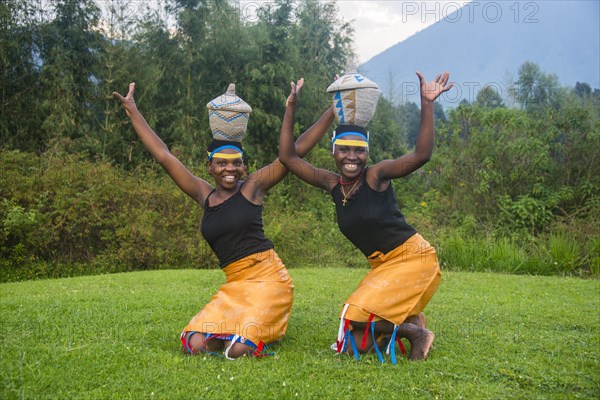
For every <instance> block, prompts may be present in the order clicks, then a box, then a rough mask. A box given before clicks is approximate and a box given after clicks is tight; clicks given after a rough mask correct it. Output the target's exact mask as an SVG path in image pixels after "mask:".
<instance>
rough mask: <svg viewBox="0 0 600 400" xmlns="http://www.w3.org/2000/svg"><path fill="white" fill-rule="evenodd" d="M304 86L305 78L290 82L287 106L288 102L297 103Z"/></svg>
mask: <svg viewBox="0 0 600 400" xmlns="http://www.w3.org/2000/svg"><path fill="white" fill-rule="evenodd" d="M302 86H304V78H300V79H299V80H298V83H294V81H292V82H291V83H290V95H289V96H288V98H287V100H286V101H285V106H286V107H287V106H288V104H290V103H295V102H296V101H297V100H298V97H300V92H301V91H302Z"/></svg>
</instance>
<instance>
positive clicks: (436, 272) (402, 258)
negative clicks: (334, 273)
mask: <svg viewBox="0 0 600 400" xmlns="http://www.w3.org/2000/svg"><path fill="white" fill-rule="evenodd" d="M368 260H369V263H370V264H371V270H370V271H369V273H368V274H367V276H365V278H364V279H363V280H362V282H361V283H360V285H359V286H358V289H356V291H355V292H354V293H353V294H352V295H351V296H350V297H349V298H348V300H346V302H345V304H348V305H349V306H348V308H347V311H346V313H345V314H344V315H342V317H343V318H345V319H348V320H351V321H357V322H368V321H369V317H370V315H371V314H374V315H375V317H374V318H373V320H374V321H377V320H381V319H385V320H388V321H390V322H393V323H394V324H397V325H400V324H401V323H403V322H404V320H405V319H406V318H408V317H410V316H412V315H417V314H419V313H420V312H421V311H423V309H424V308H425V306H426V305H427V303H429V300H431V297H432V296H433V294H434V293H435V291H436V290H437V288H438V286H439V284H440V280H441V272H440V266H439V264H438V260H437V256H436V253H435V249H434V248H433V247H431V245H430V244H429V243H428V242H427V241H426V240H425V239H423V237H422V236H421V235H419V234H418V233H417V234H415V235H413V236H411V237H410V238H409V239H408V240H407V241H406V242H404V243H403V244H402V245H400V246H398V247H397V248H395V249H394V250H392V251H390V252H389V253H387V254H383V253H381V252H375V253H373V254H371V255H370V256H369V257H368ZM342 313H343V312H342Z"/></svg>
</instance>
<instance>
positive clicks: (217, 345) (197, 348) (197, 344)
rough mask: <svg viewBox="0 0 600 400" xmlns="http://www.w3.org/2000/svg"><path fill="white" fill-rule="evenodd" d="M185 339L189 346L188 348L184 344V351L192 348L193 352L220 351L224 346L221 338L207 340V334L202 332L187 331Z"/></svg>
mask: <svg viewBox="0 0 600 400" xmlns="http://www.w3.org/2000/svg"><path fill="white" fill-rule="evenodd" d="M185 339H186V342H187V347H188V348H187V349H186V348H185V344H184V351H187V352H189V351H190V349H191V351H192V354H197V353H202V352H204V351H218V350H221V349H222V348H223V342H222V341H221V340H210V339H208V340H207V339H206V335H205V334H204V333H201V332H186V336H185Z"/></svg>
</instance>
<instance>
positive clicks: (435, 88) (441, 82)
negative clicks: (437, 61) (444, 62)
mask: <svg viewBox="0 0 600 400" xmlns="http://www.w3.org/2000/svg"><path fill="white" fill-rule="evenodd" d="M417 76H418V77H419V81H420V82H421V99H422V100H427V101H431V102H433V101H435V99H437V98H438V97H439V95H440V94H442V93H444V92H447V91H448V90H450V88H452V86H453V85H454V83H450V84H448V78H449V77H450V74H449V73H448V72H445V73H444V74H443V75H442V74H438V76H436V78H435V80H433V81H431V82H425V78H424V77H423V75H422V74H421V73H420V72H417Z"/></svg>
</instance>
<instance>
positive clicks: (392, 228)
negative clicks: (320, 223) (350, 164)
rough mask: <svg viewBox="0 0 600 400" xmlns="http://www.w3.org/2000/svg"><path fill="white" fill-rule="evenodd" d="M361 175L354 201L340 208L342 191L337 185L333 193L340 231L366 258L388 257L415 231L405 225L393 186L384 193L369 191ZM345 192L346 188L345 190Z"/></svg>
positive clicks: (350, 199)
mask: <svg viewBox="0 0 600 400" xmlns="http://www.w3.org/2000/svg"><path fill="white" fill-rule="evenodd" d="M366 175H367V174H366V171H365V174H363V177H362V178H361V179H362V185H361V186H360V188H358V190H357V191H356V193H354V197H352V198H348V199H346V200H347V203H346V205H345V206H343V205H342V199H343V195H342V189H341V185H340V184H339V183H338V184H337V185H336V186H335V187H334V188H333V190H332V192H331V195H332V196H333V202H334V203H335V210H336V214H337V221H338V226H339V227H340V231H342V233H343V234H344V236H346V237H347V238H348V239H349V240H350V241H351V242H352V243H353V244H354V245H355V246H356V247H358V249H359V250H360V251H361V252H362V253H363V254H364V255H365V256H367V257H368V256H370V255H371V254H373V252H375V251H380V252H382V253H384V254H385V253H388V252H390V251H392V250H394V249H395V248H396V247H398V246H400V245H401V244H402V243H404V242H406V240H408V238H410V237H411V236H412V235H414V234H415V233H417V231H416V230H415V229H414V228H413V227H412V226H410V225H408V224H407V223H406V220H405V219H404V216H403V215H402V212H401V211H400V208H399V207H398V203H397V201H396V193H395V192H394V188H393V187H392V182H390V185H389V186H388V188H387V189H386V190H384V191H383V192H377V191H375V190H373V189H371V188H370V187H369V185H368V184H367V182H366V180H365V176H366ZM345 190H346V191H348V190H349V188H346V189H345Z"/></svg>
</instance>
